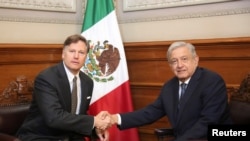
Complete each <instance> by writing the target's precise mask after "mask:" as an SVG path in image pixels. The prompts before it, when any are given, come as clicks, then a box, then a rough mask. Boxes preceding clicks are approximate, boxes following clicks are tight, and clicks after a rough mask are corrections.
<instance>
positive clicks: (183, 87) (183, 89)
mask: <svg viewBox="0 0 250 141" xmlns="http://www.w3.org/2000/svg"><path fill="white" fill-rule="evenodd" d="M186 88H187V84H185V83H181V95H180V98H179V103H178V109H177V115H178V114H179V110H180V107H181V103H182V102H181V100H182V98H183V96H184V94H185V91H186Z"/></svg>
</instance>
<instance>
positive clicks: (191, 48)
mask: <svg viewBox="0 0 250 141" xmlns="http://www.w3.org/2000/svg"><path fill="white" fill-rule="evenodd" d="M184 46H185V47H187V48H188V49H189V51H190V52H191V53H192V56H193V57H195V56H196V51H195V46H194V45H192V44H190V43H186V42H183V41H177V42H174V43H172V44H171V45H170V46H169V48H168V51H167V60H168V61H169V60H170V56H171V54H172V52H173V50H175V49H176V48H179V47H184Z"/></svg>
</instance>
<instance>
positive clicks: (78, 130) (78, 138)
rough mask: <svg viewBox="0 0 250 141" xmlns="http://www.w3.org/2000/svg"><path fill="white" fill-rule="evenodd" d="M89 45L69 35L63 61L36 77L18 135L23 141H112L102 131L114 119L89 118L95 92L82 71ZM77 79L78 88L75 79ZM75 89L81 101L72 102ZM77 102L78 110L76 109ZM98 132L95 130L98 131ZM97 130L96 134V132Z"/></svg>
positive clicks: (90, 81)
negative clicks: (93, 140)
mask: <svg viewBox="0 0 250 141" xmlns="http://www.w3.org/2000/svg"><path fill="white" fill-rule="evenodd" d="M88 50H89V46H88V43H87V40H86V39H85V38H84V37H82V36H81V35H72V36H69V37H68V38H67V39H66V40H65V42H64V47H63V51H62V60H63V61H62V62H60V63H58V64H56V65H54V66H52V67H49V68H47V69H46V70H44V71H42V72H40V73H39V74H38V76H37V77H36V78H35V82H34V94H33V100H32V103H31V106H30V110H29V113H28V116H27V118H26V120H25V121H24V123H23V124H22V126H21V128H20V129H19V131H18V133H17V136H18V137H19V138H20V139H21V140H23V141H33V140H36V141H59V140H61V141H64V140H65V141H83V140H84V137H89V136H92V132H93V133H94V134H97V135H98V136H99V137H100V139H101V140H103V141H107V140H108V133H107V132H102V131H101V130H102V129H105V128H107V126H108V125H109V124H110V119H108V118H107V119H105V120H104V119H102V117H101V113H102V112H100V114H98V115H97V116H91V115H87V110H88V107H89V103H90V100H91V96H92V91H93V80H92V79H91V78H89V77H88V76H87V75H86V74H84V73H83V72H81V71H80V69H81V68H82V66H83V65H84V63H85V59H86V57H87V53H88ZM74 77H76V83H75V85H76V87H75V88H76V89H75V88H73V85H74V84H73V78H74ZM72 89H74V90H75V92H76V93H75V94H76V100H77V102H76V103H75V102H73V101H71V99H72V98H71V95H72V93H71V92H72V91H73V90H72ZM73 103H75V105H76V107H75V109H72V107H73V105H72V104H73ZM94 129H95V130H94ZM94 131H96V132H94Z"/></svg>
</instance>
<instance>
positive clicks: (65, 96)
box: [58, 63, 71, 112]
mask: <svg viewBox="0 0 250 141" xmlns="http://www.w3.org/2000/svg"><path fill="white" fill-rule="evenodd" d="M58 72H59V73H58V77H59V79H58V80H59V82H58V84H59V85H60V89H61V93H59V94H60V97H61V98H62V101H63V102H64V103H63V104H64V105H65V108H66V110H67V111H68V112H70V111H71V90H70V84H69V80H68V77H67V75H66V71H65V68H64V66H63V63H60V64H59V65H58Z"/></svg>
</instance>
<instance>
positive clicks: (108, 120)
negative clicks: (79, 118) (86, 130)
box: [94, 111, 117, 141]
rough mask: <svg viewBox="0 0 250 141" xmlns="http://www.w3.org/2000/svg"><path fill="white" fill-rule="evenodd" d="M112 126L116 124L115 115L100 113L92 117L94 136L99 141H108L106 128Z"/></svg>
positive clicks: (105, 112)
mask: <svg viewBox="0 0 250 141" xmlns="http://www.w3.org/2000/svg"><path fill="white" fill-rule="evenodd" d="M114 124H117V115H111V114H110V113H109V112H107V111H101V112H100V113H98V114H97V115H96V116H95V117H94V126H95V127H96V134H97V136H98V137H99V138H100V140H101V141H108V138H109V132H108V128H110V127H111V126H112V125H114Z"/></svg>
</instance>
